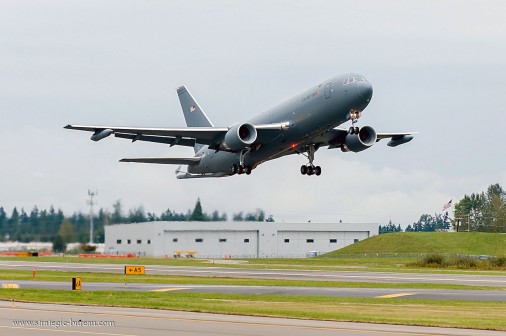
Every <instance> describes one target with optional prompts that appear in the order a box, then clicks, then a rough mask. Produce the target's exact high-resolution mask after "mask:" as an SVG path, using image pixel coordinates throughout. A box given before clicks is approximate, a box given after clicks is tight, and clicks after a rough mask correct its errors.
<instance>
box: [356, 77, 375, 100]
mask: <svg viewBox="0 0 506 336" xmlns="http://www.w3.org/2000/svg"><path fill="white" fill-rule="evenodd" d="M357 89H358V94H359V95H360V96H361V97H363V98H365V99H366V100H370V99H371V98H372V85H371V83H369V82H367V81H364V82H359V84H358V87H357Z"/></svg>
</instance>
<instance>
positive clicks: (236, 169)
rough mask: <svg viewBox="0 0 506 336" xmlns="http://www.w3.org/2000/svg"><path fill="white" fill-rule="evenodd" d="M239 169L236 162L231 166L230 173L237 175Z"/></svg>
mask: <svg viewBox="0 0 506 336" xmlns="http://www.w3.org/2000/svg"><path fill="white" fill-rule="evenodd" d="M238 171H239V168H238V167H237V165H236V164H235V163H234V164H233V165H232V166H231V167H230V174H231V175H235V174H237V172H238Z"/></svg>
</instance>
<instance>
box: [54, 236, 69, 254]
mask: <svg viewBox="0 0 506 336" xmlns="http://www.w3.org/2000/svg"><path fill="white" fill-rule="evenodd" d="M65 247H66V245H65V242H64V241H63V238H62V236H60V235H56V237H55V238H54V239H53V252H56V253H61V252H65Z"/></svg>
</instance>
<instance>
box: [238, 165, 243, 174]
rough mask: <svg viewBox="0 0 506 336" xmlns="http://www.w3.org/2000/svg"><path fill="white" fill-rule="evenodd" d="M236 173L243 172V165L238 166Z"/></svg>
mask: <svg viewBox="0 0 506 336" xmlns="http://www.w3.org/2000/svg"><path fill="white" fill-rule="evenodd" d="M237 174H239V175H241V174H244V167H243V165H240V166H239V168H238V171H237Z"/></svg>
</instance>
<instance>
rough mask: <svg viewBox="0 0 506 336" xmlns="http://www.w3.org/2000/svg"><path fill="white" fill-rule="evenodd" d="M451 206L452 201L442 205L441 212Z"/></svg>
mask: <svg viewBox="0 0 506 336" xmlns="http://www.w3.org/2000/svg"><path fill="white" fill-rule="evenodd" d="M451 206H452V200H450V201H449V202H448V203H446V204H445V205H443V211H445V210H446V209H448V208H450V207H451Z"/></svg>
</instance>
